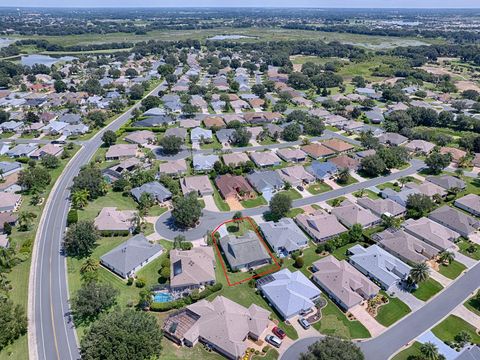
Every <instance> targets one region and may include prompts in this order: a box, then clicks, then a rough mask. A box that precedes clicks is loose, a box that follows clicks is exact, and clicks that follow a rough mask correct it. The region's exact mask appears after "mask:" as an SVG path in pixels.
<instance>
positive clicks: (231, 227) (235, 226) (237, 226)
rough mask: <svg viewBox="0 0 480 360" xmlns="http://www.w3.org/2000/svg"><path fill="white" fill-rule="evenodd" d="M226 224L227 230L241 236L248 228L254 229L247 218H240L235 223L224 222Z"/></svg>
mask: <svg viewBox="0 0 480 360" xmlns="http://www.w3.org/2000/svg"><path fill="white" fill-rule="evenodd" d="M252 221H253V220H252ZM226 226H227V230H228V232H229V233H230V234H232V235H235V236H242V235H244V234H245V233H246V232H247V231H249V230H253V231H255V227H254V226H253V225H252V223H250V221H248V220H242V221H239V222H236V223H234V222H230V223H228V224H226Z"/></svg>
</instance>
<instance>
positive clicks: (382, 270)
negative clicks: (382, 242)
mask: <svg viewBox="0 0 480 360" xmlns="http://www.w3.org/2000/svg"><path fill="white" fill-rule="evenodd" d="M348 251H349V252H350V253H351V254H352V255H351V256H350V259H349V262H350V263H351V264H352V265H353V266H354V267H355V268H356V269H357V270H359V271H360V272H361V273H362V274H364V275H365V276H367V277H369V278H371V279H372V280H373V281H374V282H376V283H377V284H379V285H380V286H381V287H382V288H383V289H384V290H388V289H389V288H391V287H392V286H394V285H395V284H398V283H400V282H401V281H402V280H405V279H406V278H407V277H408V275H409V274H410V270H411V268H410V266H408V265H407V264H405V263H404V262H403V261H401V260H400V259H397V258H396V257H395V256H393V255H392V254H390V253H388V252H387V251H385V250H383V249H382V248H381V247H379V246H378V245H372V246H370V247H368V248H364V247H363V246H361V245H354V246H352V247H351V248H350V249H349V250H348Z"/></svg>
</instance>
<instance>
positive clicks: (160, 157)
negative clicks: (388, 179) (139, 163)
mask: <svg viewBox="0 0 480 360" xmlns="http://www.w3.org/2000/svg"><path fill="white" fill-rule="evenodd" d="M331 138H337V139H340V140H343V141H346V142H348V143H350V144H352V145H356V146H361V144H360V142H359V141H357V140H355V139H351V138H349V137H347V136H345V135H342V134H338V133H336V132H334V131H331V130H325V131H324V133H323V135H321V136H316V137H312V138H310V139H309V140H310V141H321V140H328V139H331ZM302 143H303V141H302V140H298V141H292V142H283V143H276V144H270V145H258V146H246V147H232V148H229V149H223V150H214V149H196V150H193V149H184V150H182V151H180V152H179V153H177V154H175V155H165V154H163V152H162V149H161V148H158V149H157V150H156V151H155V156H156V158H157V160H178V159H185V158H187V157H189V156H192V154H213V153H222V152H228V153H238V152H245V151H262V150H267V149H281V148H287V147H291V146H295V145H302Z"/></svg>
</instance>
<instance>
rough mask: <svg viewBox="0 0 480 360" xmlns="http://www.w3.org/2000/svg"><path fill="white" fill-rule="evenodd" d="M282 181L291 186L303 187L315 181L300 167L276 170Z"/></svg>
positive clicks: (313, 177) (314, 178)
mask: <svg viewBox="0 0 480 360" xmlns="http://www.w3.org/2000/svg"><path fill="white" fill-rule="evenodd" d="M277 172H278V174H279V175H280V177H281V178H282V180H283V181H285V182H288V183H290V185H292V186H295V187H296V186H303V185H306V184H310V183H312V182H315V181H316V177H315V176H313V175H312V174H310V173H309V172H308V171H307V170H305V168H304V167H303V166H302V165H295V166H289V167H285V168H282V169H278V170H277Z"/></svg>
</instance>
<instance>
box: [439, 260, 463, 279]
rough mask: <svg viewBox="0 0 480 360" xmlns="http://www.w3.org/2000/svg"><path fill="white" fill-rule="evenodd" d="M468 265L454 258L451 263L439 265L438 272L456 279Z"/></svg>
mask: <svg viewBox="0 0 480 360" xmlns="http://www.w3.org/2000/svg"><path fill="white" fill-rule="evenodd" d="M466 269H467V267H466V266H465V265H463V264H462V263H460V262H458V261H456V260H453V261H452V262H451V263H450V264H449V265H444V264H441V265H439V268H438V272H439V273H440V274H442V275H443V276H446V277H447V278H449V279H452V280H453V279H456V278H457V277H458V276H460V275H461V274H462V273H463V271H464V270H466Z"/></svg>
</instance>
